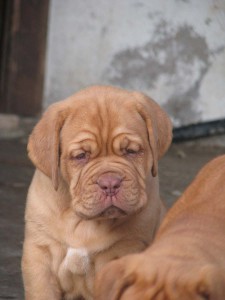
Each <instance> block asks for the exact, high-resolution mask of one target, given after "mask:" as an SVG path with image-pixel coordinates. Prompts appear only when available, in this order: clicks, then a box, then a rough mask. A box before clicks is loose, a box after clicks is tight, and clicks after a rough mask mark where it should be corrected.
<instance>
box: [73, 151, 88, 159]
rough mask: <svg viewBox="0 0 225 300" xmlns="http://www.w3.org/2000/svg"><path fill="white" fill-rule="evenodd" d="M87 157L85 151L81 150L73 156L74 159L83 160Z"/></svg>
mask: <svg viewBox="0 0 225 300" xmlns="http://www.w3.org/2000/svg"><path fill="white" fill-rule="evenodd" d="M86 158H87V154H86V153H85V152H81V153H80V154H78V155H76V156H75V159H77V160H83V159H86Z"/></svg>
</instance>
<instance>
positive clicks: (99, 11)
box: [44, 0, 225, 126]
mask: <svg viewBox="0 0 225 300" xmlns="http://www.w3.org/2000/svg"><path fill="white" fill-rule="evenodd" d="M91 84H113V85H117V86H122V87H125V88H129V89H137V90H141V91H143V92H145V93H147V94H149V95H151V96H152V97H153V98H154V99H155V100H156V101H157V102H158V103H159V104H161V105H162V106H163V107H164V108H165V110H166V111H167V112H168V113H169V114H170V116H171V117H172V119H173V122H174V125H175V126H180V125H185V124H190V123H196V122H202V121H207V120H214V119H221V118H225V0H157V1H156V0H151V1H150V0H114V1H111V0H76V1H74V0H66V1H62V0H52V1H51V8H50V18H49V36H48V52H47V63H46V81H45V92H44V106H48V105H49V104H51V103H52V102H54V101H57V100H60V99H63V98H65V97H67V96H68V95H70V94H72V93H74V92H75V91H77V90H79V89H81V88H83V87H85V86H87V85H91Z"/></svg>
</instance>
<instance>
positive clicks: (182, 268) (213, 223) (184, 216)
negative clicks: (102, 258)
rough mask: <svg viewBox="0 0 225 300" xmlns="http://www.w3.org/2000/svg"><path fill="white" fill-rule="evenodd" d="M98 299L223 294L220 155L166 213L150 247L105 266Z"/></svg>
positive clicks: (190, 299)
mask: <svg viewBox="0 0 225 300" xmlns="http://www.w3.org/2000/svg"><path fill="white" fill-rule="evenodd" d="M96 286H97V288H96V295H97V296H96V299H97V300H103V299H104V300H115V299H116V300H119V299H121V300H140V299H141V300H153V299H154V300H203V299H205V300H206V299H207V300H224V299H225V155H223V156H220V157H218V158H216V159H214V160H213V161H212V162H210V163H208V164H207V165H206V166H205V167H204V168H203V169H202V170H201V171H200V173H199V174H198V176H197V177H196V179H195V180H194V181H193V183H192V184H191V185H190V186H189V188H188V189H187V190H186V191H185V193H184V194H183V196H182V197H181V198H180V199H179V200H178V202H177V203H176V204H175V205H174V207H173V208H172V209H171V210H170V211H169V212H168V214H167V216H166V217H165V219H164V221H163V223H162V225H161V226H160V228H159V231H158V233H157V235H156V239H155V241H154V242H153V244H152V246H151V247H150V248H149V249H147V250H145V251H144V252H142V253H141V254H133V255H128V256H127V257H125V258H121V259H119V260H117V261H116V262H111V263H109V264H108V265H107V267H106V268H104V270H103V271H102V272H100V275H99V277H98V280H97V284H96Z"/></svg>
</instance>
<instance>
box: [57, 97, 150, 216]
mask: <svg viewBox="0 0 225 300" xmlns="http://www.w3.org/2000/svg"><path fill="white" fill-rule="evenodd" d="M82 102H83V103H82V105H81V106H80V107H79V109H76V110H75V111H72V112H71V114H70V116H69V117H68V119H67V121H66V122H65V124H64V126H63V128H62V131H61V151H62V153H61V160H60V161H61V163H60V169H61V173H62V175H63V177H64V179H65V180H66V181H67V182H69V185H70V192H71V195H72V199H73V200H72V201H73V203H72V205H73V208H74V209H75V211H76V213H77V214H78V215H79V216H81V217H84V218H96V217H107V218H115V217H119V216H125V215H127V214H131V213H134V212H136V211H138V210H140V209H141V208H142V207H143V206H145V204H146V201H147V199H146V193H145V178H146V174H147V172H148V170H149V166H151V165H152V164H153V158H152V155H151V151H150V146H149V143H148V134H147V129H146V125H145V122H144V120H143V119H142V117H141V116H140V114H139V113H138V112H137V110H136V108H135V105H134V103H132V101H131V99H129V102H128V101H127V98H125V99H117V98H115V99H114V98H107V99H104V100H103V101H99V99H98V98H95V97H92V98H90V99H85V100H83V101H82Z"/></svg>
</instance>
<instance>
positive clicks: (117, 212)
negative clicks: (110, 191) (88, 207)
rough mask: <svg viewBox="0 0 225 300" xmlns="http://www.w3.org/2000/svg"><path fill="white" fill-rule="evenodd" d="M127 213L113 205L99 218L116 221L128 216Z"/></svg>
mask: <svg viewBox="0 0 225 300" xmlns="http://www.w3.org/2000/svg"><path fill="white" fill-rule="evenodd" d="M126 215H127V213H126V212H125V211H124V210H122V209H121V208H119V207H116V206H115V205H112V206H110V207H108V208H107V209H105V210H104V211H103V212H101V213H100V215H99V216H98V217H100V218H106V219H115V218H121V217H124V216H126Z"/></svg>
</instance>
